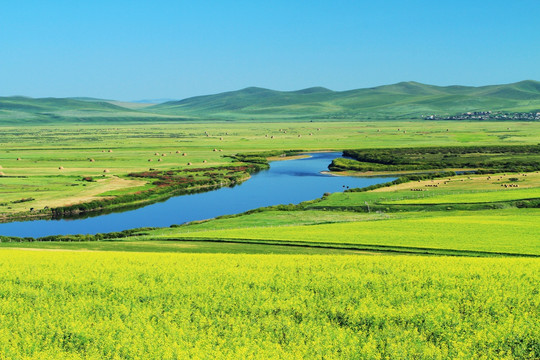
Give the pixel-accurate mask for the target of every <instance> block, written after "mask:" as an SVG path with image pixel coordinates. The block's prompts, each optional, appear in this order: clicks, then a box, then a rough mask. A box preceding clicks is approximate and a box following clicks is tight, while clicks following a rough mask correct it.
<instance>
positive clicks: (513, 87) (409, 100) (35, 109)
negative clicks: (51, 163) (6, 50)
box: [0, 80, 540, 124]
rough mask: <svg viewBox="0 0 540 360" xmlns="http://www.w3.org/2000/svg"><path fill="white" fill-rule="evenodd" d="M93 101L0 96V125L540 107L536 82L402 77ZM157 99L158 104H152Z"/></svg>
mask: <svg viewBox="0 0 540 360" xmlns="http://www.w3.org/2000/svg"><path fill="white" fill-rule="evenodd" d="M152 102H153V101H145V100H142V101H139V102H119V101H113V100H102V99H93V98H43V99H33V98H27V97H20V96H16V97H0V124H8V123H12V124H14V123H54V122H114V121H122V122H123V121H181V120H247V121H250V120H252V121H257V120H261V121H266V120H280V119H281V120H293V119H313V120H327V119H358V120H367V119H372V120H373V119H376V120H379V119H380V120H382V119H419V118H422V117H424V116H427V115H438V116H445V115H455V114H460V113H464V112H471V111H472V112H474V111H502V112H540V82H538V81H532V80H527V81H521V82H517V83H513V84H505V85H490V86H481V87H472V86H434V85H426V84H421V83H417V82H401V83H397V84H393V85H384V86H378V87H373V88H364V89H357V90H348V91H332V90H329V89H326V88H323V87H313V88H308V89H303V90H298V91H276V90H269V89H263V88H257V87H249V88H246V89H242V90H238V91H231V92H225V93H220V94H215V95H206V96H197V97H192V98H188V99H184V100H179V101H166V102H163V103H159V104H153V103H152ZM156 102H157V101H156Z"/></svg>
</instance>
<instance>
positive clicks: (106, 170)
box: [103, 169, 111, 173]
mask: <svg viewBox="0 0 540 360" xmlns="http://www.w3.org/2000/svg"><path fill="white" fill-rule="evenodd" d="M103 172H104V173H108V172H111V171H110V170H109V169H105V170H103Z"/></svg>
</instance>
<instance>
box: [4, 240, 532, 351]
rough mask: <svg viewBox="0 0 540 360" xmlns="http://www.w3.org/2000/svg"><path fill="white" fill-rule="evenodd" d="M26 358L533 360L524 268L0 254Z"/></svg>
mask: <svg viewBox="0 0 540 360" xmlns="http://www.w3.org/2000/svg"><path fill="white" fill-rule="evenodd" d="M0 264H1V266H0V294H1V295H2V296H0V308H1V309H2V311H1V313H2V321H1V322H0V333H1V334H2V335H3V336H1V337H0V353H1V354H2V356H3V357H5V358H10V359H15V358H25V359H104V358H110V359H114V358H117V359H179V358H213V359H232V358H253V359H269V358H272V359H292V358H294V359H303V358H304V359H313V358H326V359H338V358H342V359H343V358H345V359H350V358H357V359H387V358H388V359H410V358H418V359H471V358H478V359H480V358H485V359H495V358H497V359H535V358H538V357H539V356H540V343H539V341H538V339H539V338H540V325H539V324H540V323H539V322H538V321H536V320H537V319H538V316H539V313H538V309H539V297H538V282H539V281H540V277H539V274H540V268H539V263H538V261H536V260H534V259H508V258H504V259H479V258H448V257H432V258H429V257H416V256H408V257H402V256H397V257H396V256H378V257H375V256H346V255H345V256H332V255H325V256H317V255H315V256H299V255H286V256H284V255H211V254H209V255H204V254H197V255H191V254H137V253H118V252H111V253H95V252H43V251H41V252H28V251H26V252H22V251H16V250H1V251H0Z"/></svg>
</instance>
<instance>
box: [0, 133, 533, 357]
mask: <svg viewBox="0 0 540 360" xmlns="http://www.w3.org/2000/svg"><path fill="white" fill-rule="evenodd" d="M398 127H399V129H400V130H399V131H397V128H398ZM96 129H97V128H95V127H93V126H87V125H85V126H77V127H75V126H73V127H71V126H66V127H65V128H63V129H61V130H58V129H52V128H45V127H39V128H33V127H28V128H24V127H23V128H17V129H15V128H6V129H4V130H5V134H6V136H5V137H3V138H2V141H3V145H4V147H3V150H2V151H0V165H1V166H2V169H0V171H2V173H3V174H4V176H2V177H0V184H2V187H0V196H1V197H2V204H1V205H0V214H1V215H2V216H3V217H10V216H15V215H16V214H30V213H36V212H37V211H39V209H43V208H44V207H45V206H47V207H49V208H53V207H56V208H67V209H70V208H71V209H77V208H84V207H85V206H89V205H88V204H92V203H96V202H99V203H100V204H102V205H103V204H107V203H106V202H107V201H111V204H114V200H113V199H122V197H132V196H135V195H137V194H139V195H140V194H141V193H143V194H144V192H152V191H156V190H155V189H161V190H160V191H162V193H160V192H159V191H158V193H157V195H159V196H161V195H163V196H167V194H169V193H170V192H171V191H174V190H175V189H176V190H182V191H184V190H186V189H184V188H182V189H180V188H179V187H181V186H184V185H185V184H190V186H195V185H197V186H201V185H204V184H202V183H199V182H200V181H203V182H207V181H210V180H212V181H218V180H219V182H223V181H241V180H242V179H241V178H237V177H236V176H237V175H238V173H239V172H240V173H242V174H244V175H246V174H247V175H249V172H250V171H251V169H250V170H248V169H238V168H236V167H238V166H240V167H243V166H245V164H246V163H245V162H247V164H248V165H249V164H259V165H264V163H265V162H266V158H267V157H269V156H275V155H279V153H281V152H286V153H287V154H289V155H291V154H293V153H294V151H292V152H288V151H287V150H308V151H309V150H341V149H361V148H365V149H373V148H383V149H388V148H392V147H394V148H411V147H412V146H418V147H429V146H431V147H433V146H434V145H436V146H441V147H456V146H467V145H474V146H479V145H482V146H487V145H500V144H507V145H534V144H538V143H540V127H539V126H538V125H537V124H536V123H511V124H510V125H509V124H508V123H479V122H476V123H459V124H457V123H448V122H429V123H425V122H400V123H396V122H379V123H375V122H366V123H317V124H312V123H294V124H291V123H288V124H282V123H268V124H228V123H225V124H219V125H216V124H182V125H172V124H158V125H121V126H114V127H112V126H111V127H105V128H104V131H103V132H99V133H98V132H97V131H96ZM318 129H320V130H318ZM403 129H406V132H403ZM447 129H448V131H447ZM310 134H312V135H310ZM299 135H300V136H299ZM272 136H273V138H272ZM214 149H215V150H216V151H214ZM109 150H111V152H109ZM220 150H222V151H220ZM383 151H386V150H383ZM184 154H185V155H184ZM235 154H241V155H240V156H236V158H235V157H234V155H235ZM246 154H247V155H246ZM224 155H225V156H224ZM18 157H20V160H17V158H18ZM90 159H93V161H91V160H90ZM149 159H151V160H152V161H148V160H149ZM158 159H161V161H158ZM278 159H282V158H281V157H278ZM446 159H447V158H446ZM509 159H510V160H511V157H509ZM205 160H206V162H205ZM235 160H236V161H238V160H240V161H243V162H244V163H243V162H235ZM529 160H531V159H527V161H529ZM532 160H533V161H534V159H532ZM188 162H189V163H191V165H188ZM59 164H61V166H62V167H63V168H62V169H59V168H58V165H59ZM233 167H234V168H236V169H233ZM104 169H107V170H108V172H105V173H104V172H103V170H104ZM151 169H152V170H151ZM447 170H448V169H447V168H446V169H430V170H425V171H420V173H419V172H418V171H405V173H403V171H402V172H397V173H393V172H392V173H390V174H394V175H396V177H399V176H402V177H401V178H399V179H398V180H396V181H395V182H394V183H389V184H386V185H378V186H373V187H372V188H371V189H362V190H358V189H356V190H355V189H349V191H346V192H341V193H333V194H325V195H324V196H323V197H322V198H320V199H313V200H311V201H307V202H304V203H302V204H299V205H282V206H274V207H270V208H263V209H255V210H253V211H248V212H246V213H244V214H237V215H229V216H222V217H219V218H216V219H210V220H205V221H197V222H193V223H190V224H185V225H177V226H171V227H168V228H146V229H134V230H130V231H125V232H121V233H111V234H99V235H96V236H93V235H75V236H63V237H54V236H53V237H48V238H42V239H20V238H7V237H0V265H1V266H0V269H2V270H0V295H1V296H0V308H2V314H3V315H4V317H5V319H4V321H2V322H0V333H2V334H4V335H5V336H2V337H0V354H2V355H1V356H4V357H6V358H26V359H44V358H54V359H102V358H114V357H115V356H116V357H119V358H132V359H176V358H189V357H192V358H196V357H202V358H205V357H209V358H261V359H267V358H284V359H286V358H323V357H324V358H329V359H332V358H363V359H380V358H392V359H393V358H420V359H470V358H486V359H490V358H497V359H537V358H539V357H540V343H539V341H538V339H539V338H540V327H539V326H538V324H539V323H540V322H539V321H538V319H540V314H539V312H538V309H539V306H538V305H539V296H538V290H537V284H538V283H539V282H540V278H539V275H538V274H540V268H539V266H540V263H539V261H538V260H539V259H538V258H539V257H540V240H539V239H540V236H539V234H540V228H539V226H538V224H539V223H540V208H539V203H540V200H539V199H540V191H539V189H540V174H539V173H538V172H536V171H527V172H524V171H520V172H516V173H514V172H508V171H505V172H493V173H491V174H489V175H488V174H463V175H455V173H453V172H448V173H440V172H441V171H447ZM190 175H191V176H190ZM84 178H90V179H86V180H84ZM180 185H181V186H180ZM30 207H34V210H33V211H32V212H30V211H29V208H30ZM106 207H107V206H103V208H106ZM36 209H37V210H36ZM398 255H399V256H398ZM419 255H423V256H419ZM29 334H31V336H29ZM104 334H107V335H104ZM1 356H0V357H1Z"/></svg>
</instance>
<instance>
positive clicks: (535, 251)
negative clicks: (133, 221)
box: [138, 209, 540, 255]
mask: <svg viewBox="0 0 540 360" xmlns="http://www.w3.org/2000/svg"><path fill="white" fill-rule="evenodd" d="M275 215H276V214H273V213H272V212H268V213H266V214H265V215H263V216H265V221H266V224H265V225H262V226H261V224H258V225H252V226H249V225H247V224H246V222H244V219H242V218H237V219H234V221H233V224H232V225H231V224H227V221H226V220H225V221H224V222H221V223H206V224H204V226H202V227H200V225H199V226H198V225H194V226H191V225H188V226H186V227H185V228H184V227H178V228H171V229H162V230H161V229H160V230H156V231H152V232H150V233H149V234H148V235H146V236H142V237H138V238H139V239H159V240H165V239H172V240H196V241H201V240H209V241H219V240H221V241H238V242H248V243H249V242H254V243H257V242H262V243H267V244H268V243H276V244H296V245H306V246H309V245H313V246H323V247H324V246H326V247H330V248H333V247H336V248H348V249H357V250H368V251H369V250H372V251H394V252H403V253H406V252H410V253H414V252H417V253H418V252H419V253H433V254H441V253H446V254H460V253H462V254H475V252H478V254H476V255H487V254H490V253H491V254H494V255H496V254H522V255H540V237H539V236H538V224H539V222H540V210H538V209H506V210H489V211H446V212H435V213H427V214H426V213H421V212H420V213H406V214H398V215H393V216H388V215H386V214H373V215H368V214H366V215H365V217H364V218H363V219H362V220H361V221H347V222H334V223H326V224H325V223H322V224H307V225H286V226H284V225H279V224H276V223H274V222H273V218H274V216H275ZM302 215H303V214H302V213H301V212H300V213H299V214H297V215H296V216H298V217H301V216H302ZM251 220H252V219H251ZM247 223H248V224H249V220H247ZM234 224H238V225H236V227H235V225H234Z"/></svg>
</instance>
